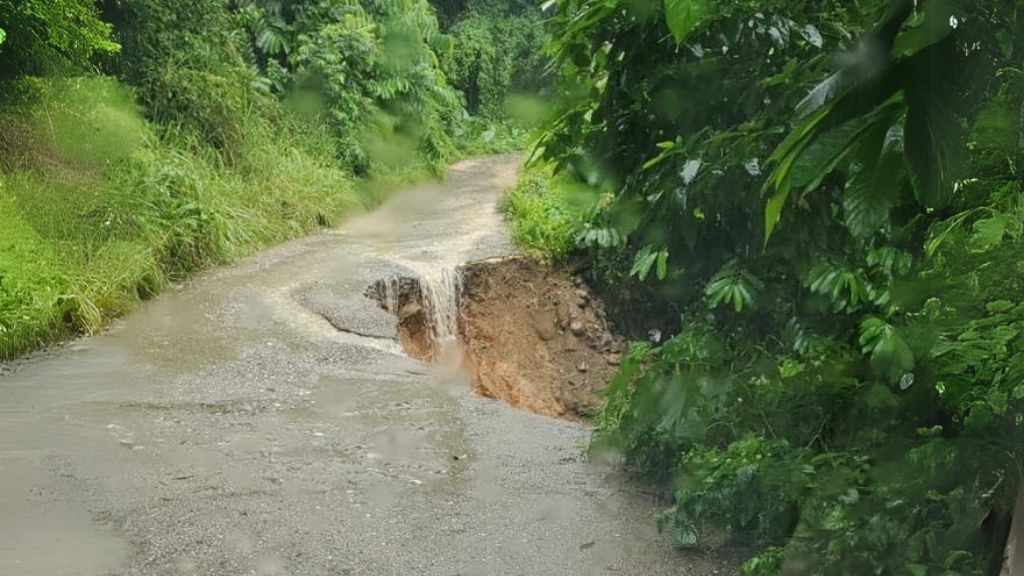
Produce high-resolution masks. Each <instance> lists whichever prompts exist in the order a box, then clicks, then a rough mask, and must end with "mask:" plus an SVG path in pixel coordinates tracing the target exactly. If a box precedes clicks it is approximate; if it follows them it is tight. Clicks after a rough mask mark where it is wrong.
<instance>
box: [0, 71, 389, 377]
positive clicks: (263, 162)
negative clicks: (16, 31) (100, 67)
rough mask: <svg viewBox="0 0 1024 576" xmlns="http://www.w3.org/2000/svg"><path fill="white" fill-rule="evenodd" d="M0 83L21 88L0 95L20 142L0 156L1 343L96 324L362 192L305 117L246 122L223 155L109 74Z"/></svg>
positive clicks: (298, 228)
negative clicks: (144, 110) (291, 121)
mask: <svg viewBox="0 0 1024 576" xmlns="http://www.w3.org/2000/svg"><path fill="white" fill-rule="evenodd" d="M6 91H7V92H8V93H15V94H20V95H21V98H20V99H16V100H15V101H14V102H9V103H7V104H5V105H4V106H3V108H2V113H0V126H3V133H4V134H5V138H4V140H3V142H2V145H3V146H5V147H10V148H9V149H10V150H15V151H21V152H20V153H17V154H14V153H8V151H7V150H6V149H5V152H4V155H3V158H4V162H3V163H2V164H0V168H2V169H3V170H2V172H0V357H4V358H9V357H12V356H14V355H16V354H19V353H21V352H24V351H26V350H29V349H32V348H35V347H38V346H40V345H42V344H45V343H47V342H51V341H53V340H54V339H58V338H62V337H65V336H68V335H71V334H76V333H80V332H91V331H94V330H97V329H99V328H101V327H102V326H104V325H105V324H106V323H107V322H108V321H109V320H110V319H111V318H112V317H115V316H117V315H119V314H123V313H124V312H126V311H127V310H129V309H130V308H131V307H132V306H133V305H134V304H135V303H136V302H137V301H138V300H139V299H140V298H146V297H149V296H151V295H153V294H156V293H158V292H159V291H160V290H161V289H162V288H163V287H164V286H165V285H166V284H167V283H168V282H169V281H171V280H178V279H181V278H183V277H185V276H187V275H188V274H190V273H192V272H194V271H196V270H197V269H199V268H201V267H205V266H209V265H212V264H217V263H222V262H229V261H232V260H235V259H237V258H240V257H242V256H244V255H246V254H249V253H251V252H252V251H254V250H256V249H258V248H260V247H263V246H266V245H268V244H272V243H276V242H280V241H283V240H285V239H288V238H292V237H295V236H298V235H300V234H303V233H307V232H309V231H311V230H313V229H315V228H316V227H318V226H322V225H326V224H330V223H331V222H333V221H334V220H335V218H336V217H337V216H339V215H340V214H343V213H345V212H348V211H352V210H356V209H360V208H362V206H363V205H365V204H366V203H368V202H369V201H370V199H369V198H368V197H367V196H366V195H365V194H364V193H361V192H357V191H356V190H355V189H354V188H353V186H352V184H351V180H350V178H349V177H348V176H347V175H346V173H345V172H344V171H343V170H341V169H340V168H338V167H337V166H335V165H334V162H333V159H332V157H331V150H330V148H326V149H325V148H324V147H323V145H322V144H320V143H319V142H322V141H323V140H324V139H325V138H326V135H325V134H322V133H316V132H310V131H309V129H308V127H300V126H289V125H282V126H280V127H279V129H278V130H277V131H275V132H270V131H266V132H255V131H253V132H248V133H246V134H244V135H243V141H244V142H245V143H246V145H245V154H244V156H242V157H240V159H239V161H238V162H236V163H235V164H234V165H231V166H228V165H226V164H225V163H224V159H223V157H222V156H221V155H220V154H219V153H218V152H216V151H214V150H212V149H210V148H209V147H205V145H204V143H203V142H201V141H199V140H197V138H198V136H197V135H196V134H195V133H193V132H189V131H167V132H166V133H165V134H164V136H163V137H162V138H157V136H156V134H154V132H153V129H152V128H151V126H150V125H149V124H148V123H146V122H145V121H144V120H143V119H142V117H141V115H140V112H139V110H138V107H137V106H136V105H135V103H134V102H133V101H132V100H131V98H130V97H129V94H128V93H127V92H126V91H125V90H124V88H122V87H121V86H120V85H118V84H117V83H116V82H114V81H113V80H111V79H103V78H71V79H67V80H50V81H44V80H38V79H29V80H22V81H19V82H18V84H17V85H16V86H7V87H6ZM51 121H52V122H53V123H52V124H51ZM243 128H244V129H245V130H254V128H253V124H250V125H248V126H245V127H243ZM253 190H260V193H259V194H253V193H252V191H253Z"/></svg>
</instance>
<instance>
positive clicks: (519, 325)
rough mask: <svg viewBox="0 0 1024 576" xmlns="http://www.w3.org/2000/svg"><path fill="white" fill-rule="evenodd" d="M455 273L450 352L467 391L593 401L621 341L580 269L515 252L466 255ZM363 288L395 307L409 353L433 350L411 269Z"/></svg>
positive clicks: (519, 402) (539, 400)
mask: <svg viewBox="0 0 1024 576" xmlns="http://www.w3.org/2000/svg"><path fill="white" fill-rule="evenodd" d="M458 275H459V276H460V277H461V279H462V283H461V287H460V290H459V294H458V316H459V327H458V332H459V334H458V336H459V345H460V349H461V350H460V352H461V354H460V361H461V367H462V369H463V370H464V371H465V373H466V374H467V375H468V376H469V378H470V381H471V383H472V387H473V390H474V391H475V392H477V393H478V394H481V395H483V396H486V397H488V398H494V399H499V400H502V401H504V402H506V403H508V404H510V405H512V406H515V407H517V408H521V409H523V410H528V411H530V412H534V413H537V414H541V415H544V416H553V417H559V418H568V419H579V418H582V417H586V416H589V415H591V414H593V413H594V412H596V411H597V410H598V409H599V408H600V406H601V394H602V392H603V390H604V388H605V387H606V386H607V383H608V381H609V380H610V378H611V376H612V375H613V374H614V372H615V370H616V369H617V366H618V365H619V362H620V360H621V357H622V352H623V351H624V349H625V343H624V342H623V340H622V339H620V338H617V337H615V336H614V335H613V334H612V333H611V331H610V330H609V327H608V322H607V319H606V315H605V309H604V306H603V305H602V303H601V301H600V300H599V299H598V298H597V297H596V296H595V295H594V293H593V291H591V290H590V288H589V287H588V286H587V285H586V284H585V282H584V281H583V280H582V279H581V278H579V277H576V276H572V275H570V274H569V273H568V272H566V271H564V270H561V269H558V268H551V267H547V266H542V265H540V264H538V263H536V262H535V261H533V260H532V259H530V258H529V257H527V256H523V255H514V256H505V257H499V258H492V259H487V260H481V261H476V262H471V263H469V264H466V265H464V266H461V267H460V269H459V273H458ZM389 294H391V297H390V298H389ZM368 295H369V296H371V297H373V298H375V299H377V300H378V302H380V304H381V306H382V308H384V309H385V310H388V311H389V312H391V313H393V314H394V315H395V316H397V317H398V320H399V323H398V325H399V340H400V342H401V344H402V346H403V347H404V348H405V350H406V352H407V353H408V354H409V355H410V356H412V357H414V358H417V359H420V360H425V361H427V362H432V361H435V360H436V359H437V358H438V356H439V354H440V351H439V350H438V347H437V345H436V344H435V342H434V340H433V338H432V333H433V330H432V326H431V320H430V315H429V314H428V313H427V305H426V304H425V303H424V299H423V293H422V290H421V288H420V285H419V282H418V281H417V280H416V279H415V278H402V279H397V280H386V281H380V282H377V283H375V284H374V285H373V286H371V288H370V289H369V290H368Z"/></svg>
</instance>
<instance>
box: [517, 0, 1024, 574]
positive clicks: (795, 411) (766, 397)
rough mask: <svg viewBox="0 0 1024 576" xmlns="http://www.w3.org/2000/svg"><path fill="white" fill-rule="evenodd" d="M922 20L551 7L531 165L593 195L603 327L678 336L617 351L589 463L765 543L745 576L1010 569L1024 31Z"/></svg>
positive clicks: (900, 14) (725, 8)
mask: <svg viewBox="0 0 1024 576" xmlns="http://www.w3.org/2000/svg"><path fill="white" fill-rule="evenodd" d="M914 4H915V3H911V2H909V1H908V2H903V1H893V2H888V1H882V0H879V1H877V2H868V3H861V4H858V6H857V9H856V10H853V9H851V8H850V7H849V6H847V5H846V4H844V3H838V2H829V1H822V2H811V3H807V2H791V1H785V0H779V1H773V2H767V3H765V2H758V3H753V2H745V1H741V0H737V1H734V2H720V3H713V4H712V3H696V2H675V1H671V0H666V1H665V2H657V3H638V2H629V1H627V0H621V1H620V0H611V1H609V0H559V1H557V2H555V3H554V15H553V18H552V34H553V40H552V42H551V44H550V46H549V51H550V53H551V54H552V55H553V57H554V58H555V66H556V68H557V69H558V71H559V73H560V74H561V76H562V81H561V83H560V84H559V86H558V91H559V96H560V98H559V103H558V106H557V113H556V114H555V115H554V117H553V118H552V119H551V120H550V121H548V122H547V123H546V125H545V126H544V131H543V134H542V135H541V137H540V142H539V145H538V148H537V156H538V157H540V158H541V159H542V161H544V162H547V163H550V164H551V165H552V166H554V169H555V177H556V178H562V179H565V180H566V181H572V182H576V183H577V184H578V185H579V186H583V187H586V188H588V189H590V190H591V194H590V195H589V198H590V199H591V200H590V202H589V204H588V206H587V207H586V209H584V210H580V211H578V212H576V221H575V222H574V223H573V225H574V227H575V229H576V230H578V232H577V240H578V247H579V249H580V250H581V251H582V252H583V255H584V256H585V257H586V258H587V259H588V261H589V262H590V264H591V274H592V275H593V276H594V277H595V279H596V280H597V282H598V284H599V285H601V286H604V287H605V293H606V295H607V296H608V300H609V302H610V304H611V309H612V310H613V311H614V312H616V316H617V318H615V320H616V321H617V322H618V323H619V324H620V325H626V326H628V327H629V329H630V331H631V332H632V333H634V334H646V333H647V331H648V330H649V329H656V330H658V331H660V332H661V333H662V334H664V335H666V336H667V339H666V340H665V341H664V342H662V343H660V344H650V343H640V344H636V345H635V346H634V348H633V350H632V352H631V353H630V354H628V355H627V356H626V358H624V360H623V363H622V366H621V370H620V372H619V374H618V375H617V376H616V378H615V379H614V381H613V383H612V385H611V387H610V388H609V391H608V403H607V406H606V408H605V410H604V412H603V413H602V414H601V415H600V417H599V431H598V434H597V436H596V437H595V449H596V448H605V447H606V448H611V449H615V450H619V451H621V452H622V453H623V454H624V456H625V458H626V461H627V463H628V465H629V467H630V468H631V469H633V470H635V471H637V472H638V473H643V474H645V475H647V476H648V477H650V478H653V479H656V480H658V481H660V482H662V483H664V486H665V488H666V490H667V491H669V492H670V493H672V495H673V501H674V505H673V506H672V507H671V508H669V509H668V510H666V511H665V513H664V514H663V515H662V516H661V526H662V527H663V528H664V529H665V530H666V531H668V532H670V533H671V534H672V535H673V536H674V538H675V540H676V542H677V543H678V544H679V545H682V546H694V545H700V544H701V542H702V540H703V538H704V537H705V535H706V534H707V532H709V531H725V532H726V533H729V534H731V535H732V536H733V537H734V538H736V539H737V540H739V541H740V542H746V543H748V544H750V545H752V546H753V547H755V548H756V549H763V550H764V552H763V553H762V554H760V555H757V556H755V557H754V558H753V559H751V561H750V562H748V563H747V564H746V566H745V567H744V568H743V570H742V572H743V573H746V574H776V573H785V574H866V573H880V574H882V573H884V574H889V573H892V574H947V573H959V574H981V573H984V572H985V571H986V570H988V569H989V565H990V563H992V562H993V561H996V562H997V561H998V554H999V547H1000V545H1001V538H1002V537H1003V536H1004V535H1005V530H1006V528H1007V521H1008V518H1009V511H1010V509H1011V507H1012V503H1013V498H1014V496H1015V494H1016V491H1017V488H1018V486H1019V485H1020V482H1021V477H1020V470H1021V469H1022V462H1024V452H1022V449H1021V446H1024V443H1022V437H1024V425H1022V420H1021V413H1022V412H1021V410H1022V409H1024V404H1022V400H1021V398H1020V397H1019V396H1018V395H1020V396H1024V391H1018V390H1017V388H1018V386H1019V383H1020V381H1021V376H1022V375H1024V374H1018V372H1019V371H1020V370H1021V364H1020V363H1021V360H1020V358H1019V357H1018V356H1019V355H1020V353H1021V350H1022V346H1024V339H1022V336H1021V327H1020V326H1019V325H1018V323H1019V319H1018V317H1017V316H1016V314H1017V311H1018V310H1019V305H1020V295H1021V294H1024V285H1022V282H1024V268H1022V267H1021V265H1020V263H1019V262H1018V260H1019V257H1018V256H1016V254H1019V251H1020V249H1021V248H1022V247H1024V245H1022V244H1021V242H1022V241H1024V236H1022V233H1024V229H1022V226H1024V212H1022V209H1021V206H1022V201H1024V194H1022V191H1021V188H1020V185H1019V182H1018V180H1019V179H1018V177H1017V176H1016V174H1017V167H1018V166H1019V165H1020V164H1019V162H1020V154H1021V152H1020V147H1019V142H1020V130H1021V128H1020V127H1021V122H1020V101H1021V100H1020V99H1021V95H1022V93H1024V91H1022V86H1021V83H1020V77H1019V74H1018V73H1017V72H1016V70H1015V64H1013V63H1014V62H1015V60H1014V59H1015V58H1017V57H1019V52H1020V46H1022V44H1021V42H1020V38H1021V36H1020V33H1019V27H1020V25H1021V22H1020V21H1019V20H1018V17H1017V15H1016V14H1017V12H1016V10H1015V8H1014V5H1013V3H1012V2H1004V1H1002V0H991V1H986V2H981V3H955V2H945V1H943V0H927V1H924V2H918V3H916V5H917V9H916V10H915V8H914ZM836 53H839V54H840V55H841V56H840V57H839V58H835V57H834V55H835V54H836ZM937 63H941V65H937ZM836 68H838V71H837V70H836ZM764 193H767V197H765V196H763V194H764ZM768 236H770V241H769V242H767V243H766V242H765V239H766V238H767V237H768ZM675 319H678V320H675Z"/></svg>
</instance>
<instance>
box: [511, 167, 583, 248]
mask: <svg viewBox="0 0 1024 576" xmlns="http://www.w3.org/2000/svg"><path fill="white" fill-rule="evenodd" d="M587 202H588V200H587V198H586V197H585V196H580V195H579V194H577V193H576V192H575V191H574V189H573V187H572V186H570V185H568V184H567V183H566V182H565V181H564V180H562V179H559V178H555V177H553V176H552V174H551V169H550V168H548V167H544V166H534V167H530V168H527V169H526V170H524V171H523V173H522V174H521V175H520V178H519V181H518V182H517V183H516V186H515V187H514V188H513V189H512V190H510V191H509V192H508V193H507V194H506V195H505V197H504V198H503V199H502V201H501V205H500V209H501V211H502V212H503V213H504V214H505V216H506V218H508V220H509V223H510V226H511V232H512V240H513V241H514V242H515V243H516V244H517V245H518V246H519V247H521V248H523V249H524V250H525V251H526V252H527V253H529V254H530V255H531V256H533V257H534V258H537V259H538V260H540V261H541V262H546V263H550V262H553V261H557V260H561V259H563V258H565V257H566V256H568V255H569V253H570V252H572V251H573V250H574V249H575V248H576V227H577V223H578V222H579V221H580V216H579V215H580V211H581V210H583V209H585V205H586V203H587Z"/></svg>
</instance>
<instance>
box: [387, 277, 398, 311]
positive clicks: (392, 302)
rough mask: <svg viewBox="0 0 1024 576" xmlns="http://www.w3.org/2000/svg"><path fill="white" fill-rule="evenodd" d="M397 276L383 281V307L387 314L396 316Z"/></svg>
mask: <svg viewBox="0 0 1024 576" xmlns="http://www.w3.org/2000/svg"><path fill="white" fill-rule="evenodd" d="M398 283H399V278H398V276H392V277H390V278H388V279H386V280H384V305H385V306H387V309H388V312H390V313H392V314H394V315H395V316H398V312H399V310H398V288H399V286H398Z"/></svg>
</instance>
